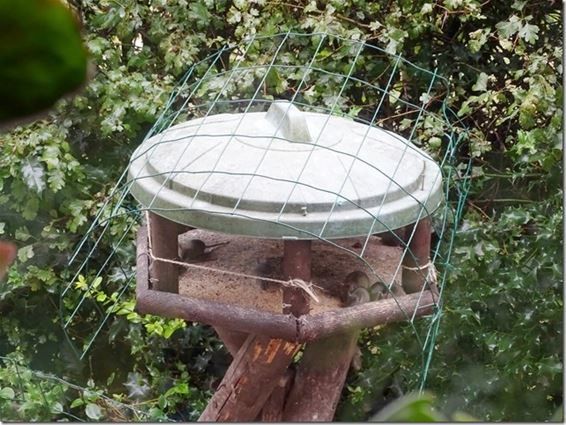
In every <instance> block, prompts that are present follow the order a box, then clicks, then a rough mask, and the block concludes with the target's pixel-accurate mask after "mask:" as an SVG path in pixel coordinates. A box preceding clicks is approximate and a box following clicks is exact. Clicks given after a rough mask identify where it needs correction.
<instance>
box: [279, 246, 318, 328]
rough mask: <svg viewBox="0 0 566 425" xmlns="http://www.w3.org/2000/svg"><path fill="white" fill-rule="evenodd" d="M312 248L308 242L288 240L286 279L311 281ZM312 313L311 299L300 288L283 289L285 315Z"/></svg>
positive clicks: (284, 260)
mask: <svg viewBox="0 0 566 425" xmlns="http://www.w3.org/2000/svg"><path fill="white" fill-rule="evenodd" d="M311 247H312V242H311V241H308V240H286V241H285V242H284V243H283V276H284V278H285V279H302V280H304V281H305V282H309V281H310V280H311V257H312V254H311ZM309 311H310V306H309V299H308V296H307V295H306V294H305V292H304V291H303V290H302V289H300V288H292V287H284V288H283V313H285V314H289V313H290V314H292V315H293V316H295V317H299V316H301V315H303V314H308V313H309Z"/></svg>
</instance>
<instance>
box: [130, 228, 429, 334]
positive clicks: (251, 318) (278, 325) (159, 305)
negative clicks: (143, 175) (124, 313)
mask: <svg viewBox="0 0 566 425" xmlns="http://www.w3.org/2000/svg"><path fill="white" fill-rule="evenodd" d="M137 242H138V245H137V267H136V310H137V311H138V312H140V313H144V314H145V313H147V314H155V315H159V316H162V317H168V318H180V319H184V320H188V321H196V322H201V323H205V324H209V325H212V326H215V327H220V328H225V329H229V330H234V331H238V332H244V333H253V334H260V335H266V336H271V337H273V338H281V339H285V340H288V341H296V342H307V341H312V340H315V339H318V338H323V337H328V336H330V335H333V334H336V333H344V332H347V331H349V330H351V329H355V328H356V327H359V328H366V327H372V326H376V325H381V324H386V323H391V322H395V321H401V320H406V319H407V317H409V318H410V317H412V316H413V312H414V311H415V309H416V308H417V306H418V311H417V312H416V314H415V316H416V317H418V316H422V315H425V314H430V313H431V312H432V309H433V305H434V300H435V299H436V296H435V295H434V294H432V293H431V292H430V291H424V292H423V293H422V294H421V293H416V294H410V295H405V296H402V297H398V298H397V299H396V300H394V299H385V300H380V301H374V302H371V303H366V304H362V305H357V306H352V307H348V308H343V309H339V310H335V311H327V312H324V313H319V314H314V315H303V316H301V317H299V318H295V317H293V316H292V315H288V314H287V315H285V314H277V313H270V312H265V311H258V310H250V309H246V308H241V307H236V306H233V305H227V304H222V303H217V302H212V301H207V300H199V299H193V298H188V297H183V296H181V295H178V294H171V293H168V292H160V291H154V290H151V289H149V280H148V277H149V275H148V258H149V256H148V254H147V229H146V227H145V226H141V227H140V230H139V231H138V241H137Z"/></svg>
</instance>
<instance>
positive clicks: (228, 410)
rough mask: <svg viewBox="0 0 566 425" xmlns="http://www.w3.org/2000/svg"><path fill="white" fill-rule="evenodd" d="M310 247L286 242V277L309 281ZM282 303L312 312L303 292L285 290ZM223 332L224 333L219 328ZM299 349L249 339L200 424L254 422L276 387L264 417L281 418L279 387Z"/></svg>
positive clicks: (288, 309)
mask: <svg viewBox="0 0 566 425" xmlns="http://www.w3.org/2000/svg"><path fill="white" fill-rule="evenodd" d="M310 248H311V243H310V241H285V243H284V255H283V271H284V274H285V277H286V278H293V279H294V278H297V279H302V280H305V281H309V280H310V273H311V271H310V266H311V252H310ZM283 302H284V303H285V305H284V308H283V312H284V313H290V314H294V315H295V316H299V315H301V314H306V313H308V311H309V303H308V300H307V299H306V297H305V296H304V294H303V292H302V290H300V289H298V290H294V288H285V290H284V292H283ZM220 332H223V331H222V330H221V329H220ZM225 336H226V340H227V341H228V340H230V341H231V342H230V344H231V345H232V343H233V344H234V345H233V346H232V349H234V348H235V347H236V346H237V343H238V342H237V341H235V340H234V339H233V338H232V337H233V335H225ZM300 347H301V344H299V343H295V342H289V341H284V340H282V339H275V338H268V337H265V336H260V335H250V336H248V338H247V339H246V341H245V342H244V343H243V345H242V347H241V348H240V350H239V351H238V352H237V354H236V356H235V357H234V360H233V361H232V364H231V365H230V367H229V368H228V371H227V372H226V375H224V378H223V379H222V382H221V383H220V385H219V386H218V389H217V390H216V392H215V393H214V395H213V396H212V399H211V400H210V402H209V403H208V405H207V406H206V409H205V410H204V412H203V413H202V415H201V416H200V418H199V421H240V422H243V421H253V420H254V419H256V418H257V417H258V414H259V413H260V411H261V410H262V408H263V407H264V405H265V404H266V402H267V401H268V399H270V397H271V395H272V392H273V390H274V389H275V388H276V387H277V388H278V390H277V392H276V394H274V396H273V398H271V399H270V402H269V403H268V406H267V410H266V412H265V414H266V416H268V417H275V416H278V415H280V414H281V413H277V412H281V411H282V409H283V407H282V404H283V402H282V401H281V398H282V395H281V394H280V392H283V393H285V391H283V390H282V389H280V387H281V385H283V384H284V385H283V387H285V385H287V384H286V383H285V376H286V374H288V373H289V372H287V370H288V367H289V365H290V364H291V362H292V361H293V357H294V356H295V354H296V353H297V352H298V351H299V349H300ZM282 379H283V381H281V380H282ZM282 383H283V384H282ZM283 395H284V394H283Z"/></svg>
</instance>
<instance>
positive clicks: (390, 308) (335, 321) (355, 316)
mask: <svg viewBox="0 0 566 425" xmlns="http://www.w3.org/2000/svg"><path fill="white" fill-rule="evenodd" d="M435 300H436V295H434V294H433V293H431V291H424V292H423V293H417V294H410V295H404V296H402V297H397V298H396V299H394V298H387V299H384V300H379V301H372V302H369V303H365V304H360V305H355V306H352V307H348V308H342V309H340V310H333V311H325V312H324V313H318V314H313V315H309V316H301V317H299V318H298V319H297V321H298V322H299V329H298V340H299V341H314V340H317V339H319V338H326V337H329V336H331V335H334V334H340V333H345V332H346V333H347V332H351V331H352V330H354V329H363V328H370V327H373V326H377V325H384V324H387V323H391V322H399V321H403V320H408V319H411V318H412V317H413V315H414V316H415V317H419V316H424V315H426V314H430V313H432V311H433V309H434V306H435V305H436V303H435ZM415 310H416V312H415Z"/></svg>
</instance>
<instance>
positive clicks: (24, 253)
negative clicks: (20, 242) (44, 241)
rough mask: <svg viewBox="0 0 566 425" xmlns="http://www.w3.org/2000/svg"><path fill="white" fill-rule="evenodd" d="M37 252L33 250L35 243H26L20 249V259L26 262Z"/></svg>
mask: <svg viewBox="0 0 566 425" xmlns="http://www.w3.org/2000/svg"><path fill="white" fill-rule="evenodd" d="M34 255H35V253H34V252H33V245H26V246H24V247H22V248H20V249H18V260H20V261H21V262H22V263H25V262H26V261H27V260H29V259H31V258H33V256H34Z"/></svg>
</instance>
